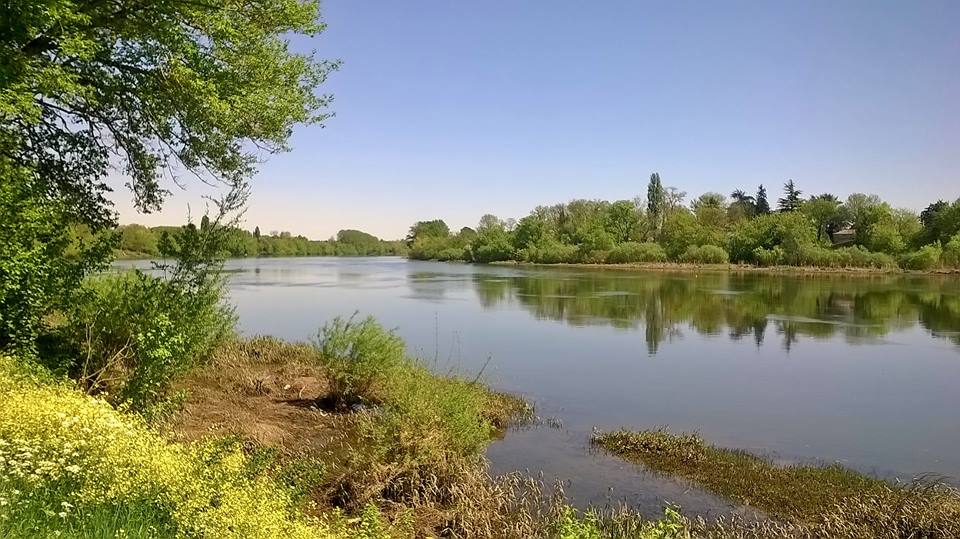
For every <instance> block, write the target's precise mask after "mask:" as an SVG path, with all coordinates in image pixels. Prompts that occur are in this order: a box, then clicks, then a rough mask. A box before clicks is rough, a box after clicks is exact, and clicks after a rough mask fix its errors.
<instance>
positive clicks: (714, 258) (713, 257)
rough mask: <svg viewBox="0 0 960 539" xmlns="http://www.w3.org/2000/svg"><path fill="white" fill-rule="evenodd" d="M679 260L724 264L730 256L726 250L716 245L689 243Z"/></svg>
mask: <svg viewBox="0 0 960 539" xmlns="http://www.w3.org/2000/svg"><path fill="white" fill-rule="evenodd" d="M680 261H681V262H686V263H693V264H726V263H727V262H729V261H730V258H729V257H728V256H727V252H726V251H724V250H723V249H722V248H720V247H717V246H716V245H700V246H694V245H691V246H690V247H688V248H687V250H686V252H684V253H683V255H682V256H681V257H680Z"/></svg>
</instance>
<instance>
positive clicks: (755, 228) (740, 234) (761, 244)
mask: <svg viewBox="0 0 960 539" xmlns="http://www.w3.org/2000/svg"><path fill="white" fill-rule="evenodd" d="M816 237H817V227H816V226H815V225H814V224H813V221H811V220H810V219H809V218H808V217H807V216H805V215H803V213H801V212H787V213H771V214H769V215H760V216H758V217H756V218H754V219H749V220H746V221H740V222H739V223H737V225H736V226H735V227H734V229H733V231H732V233H731V234H730V238H729V240H728V242H727V250H728V252H729V254H730V259H731V260H733V261H734V262H756V260H755V259H754V258H753V255H754V253H755V252H756V250H757V249H758V248H763V249H768V250H770V249H773V248H774V247H780V248H781V249H782V250H783V252H784V254H785V256H786V260H785V262H787V263H793V262H792V260H791V258H792V257H793V256H795V255H796V253H797V252H798V250H799V249H800V246H802V245H812V244H814V243H815V242H816Z"/></svg>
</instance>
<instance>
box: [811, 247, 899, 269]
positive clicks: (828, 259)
mask: <svg viewBox="0 0 960 539" xmlns="http://www.w3.org/2000/svg"><path fill="white" fill-rule="evenodd" d="M793 262H794V263H795V264H797V265H800V266H813V267H819V268H878V269H889V268H895V267H897V262H896V260H894V259H893V257H892V256H890V255H888V254H886V253H871V252H870V251H868V250H867V249H865V248H863V247H861V246H859V245H858V246H855V247H843V248H840V249H829V248H827V247H822V246H819V245H803V246H801V247H800V249H799V251H798V252H797V253H796V254H795V255H794V259H793Z"/></svg>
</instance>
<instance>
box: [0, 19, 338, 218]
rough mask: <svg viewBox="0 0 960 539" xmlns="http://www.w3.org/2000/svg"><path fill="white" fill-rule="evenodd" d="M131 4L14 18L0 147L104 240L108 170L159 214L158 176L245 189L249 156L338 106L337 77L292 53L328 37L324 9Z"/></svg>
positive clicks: (141, 204) (281, 145) (1, 75)
mask: <svg viewBox="0 0 960 539" xmlns="http://www.w3.org/2000/svg"><path fill="white" fill-rule="evenodd" d="M128 4H129V2H108V3H104V2H74V1H70V0H25V1H23V2H17V3H16V5H15V6H12V7H11V8H10V9H6V10H5V12H4V23H5V24H4V26H5V30H6V31H5V32H4V35H3V38H2V40H3V41H2V45H3V49H4V57H5V61H4V62H3V64H2V65H0V80H3V81H4V90H5V91H4V92H3V93H2V94H0V116H3V117H4V119H5V120H4V122H2V123H0V144H3V145H4V153H6V154H9V155H13V156H14V159H15V160H16V161H17V162H19V163H22V164H23V165H24V166H26V167H28V168H29V169H30V172H31V174H32V176H33V177H34V178H35V179H36V180H37V181H39V182H43V184H44V186H45V189H44V192H46V193H49V194H50V196H51V197H52V198H57V199H60V200H62V201H64V202H65V203H68V204H69V205H70V206H71V209H72V210H74V211H75V214H76V215H77V216H78V217H82V218H83V219H82V220H81V222H84V223H86V224H90V225H91V227H92V228H93V229H94V230H100V229H102V228H104V227H106V226H108V225H109V223H110V222H111V221H112V215H111V214H110V211H109V202H108V201H107V200H106V199H105V198H104V196H103V194H104V193H105V192H107V190H108V188H107V185H106V184H105V182H104V179H105V177H106V173H107V169H108V166H109V165H110V164H111V159H119V161H120V162H119V163H118V164H119V165H120V168H122V169H124V171H125V172H126V173H127V175H128V176H129V177H130V186H131V188H132V190H133V193H134V196H135V202H136V205H137V207H138V208H140V209H143V210H147V211H149V210H156V209H159V207H160V205H161V203H162V201H163V199H164V197H165V195H166V194H167V193H166V191H165V190H164V189H163V187H162V186H161V185H160V178H161V169H166V170H167V171H168V172H170V173H171V174H176V173H178V172H180V171H187V170H189V171H195V172H197V173H198V174H201V175H202V176H203V177H204V178H207V179H218V180H222V181H223V182H225V183H226V184H228V185H230V186H233V187H239V186H241V185H243V184H244V182H245V181H246V179H247V178H249V177H250V176H251V174H252V173H253V171H254V167H253V165H254V162H255V159H256V156H255V155H254V154H253V152H252V151H251V148H253V147H256V148H257V149H259V150H265V151H268V152H272V151H281V150H283V149H285V147H286V142H287V139H288V137H289V136H290V133H291V130H292V127H293V126H294V125H295V124H297V123H303V122H317V121H322V120H324V119H325V118H327V116H328V115H327V114H325V113H324V112H323V110H324V109H325V107H326V106H327V104H328V103H329V101H330V98H329V96H323V95H320V94H317V93H316V92H315V90H316V88H317V87H318V86H319V85H320V84H321V83H322V82H323V81H324V79H325V77H326V75H327V73H328V72H329V71H330V70H332V69H335V68H336V67H337V64H336V63H329V62H319V61H316V60H315V59H314V58H313V57H312V56H311V55H303V54H294V53H292V52H291V51H290V49H289V47H288V46H287V42H286V40H287V39H289V36H291V35H295V34H300V35H305V36H314V35H317V34H319V33H320V32H321V31H322V30H323V25H322V24H321V23H320V22H318V20H317V18H318V5H317V4H316V3H313V2H299V1H297V0H276V1H274V2H270V3H265V4H263V5H261V6H259V7H257V8H256V9H254V8H249V9H221V7H220V6H217V5H212V4H210V5H208V4H202V3H181V2H149V3H146V4H143V5H135V6H134V5H128ZM78 125H79V126H82V128H75V126H78ZM173 164H176V165H178V167H169V166H168V165H173Z"/></svg>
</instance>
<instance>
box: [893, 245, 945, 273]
mask: <svg viewBox="0 0 960 539" xmlns="http://www.w3.org/2000/svg"><path fill="white" fill-rule="evenodd" d="M942 253H943V250H942V249H941V248H940V243H939V242H937V243H932V244H930V245H924V246H923V247H921V248H920V249H918V250H916V251H913V252H910V253H905V254H903V255H902V256H901V257H900V266H901V267H903V268H904V269H909V270H919V271H928V270H932V269H933V268H935V267H937V265H938V264H939V263H940V255H941V254H942Z"/></svg>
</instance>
